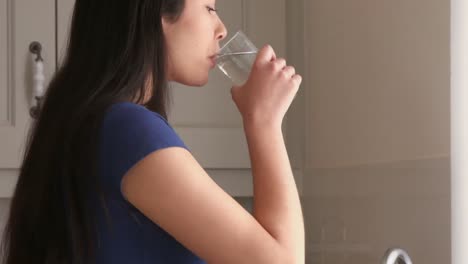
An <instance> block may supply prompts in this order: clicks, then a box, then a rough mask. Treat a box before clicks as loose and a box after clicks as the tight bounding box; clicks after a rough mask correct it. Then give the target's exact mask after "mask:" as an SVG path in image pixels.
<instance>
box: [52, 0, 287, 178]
mask: <svg viewBox="0 0 468 264" xmlns="http://www.w3.org/2000/svg"><path fill="white" fill-rule="evenodd" d="M73 3H74V0H60V1H58V3H57V8H58V28H57V30H58V50H59V54H60V55H61V54H62V53H63V51H64V47H65V40H66V38H67V37H68V35H67V34H68V32H67V31H68V27H69V24H70V18H71V12H72V9H73ZM216 7H217V9H219V12H218V13H219V16H220V17H221V19H222V20H223V22H224V23H225V25H226V27H227V29H228V31H229V33H228V37H227V38H226V39H225V40H224V41H223V42H222V43H221V44H223V43H224V42H225V41H227V40H228V39H229V38H230V37H231V36H232V35H233V34H234V33H235V32H236V31H237V30H239V29H241V30H243V31H244V32H245V33H246V34H247V35H248V36H249V37H250V38H251V40H252V41H253V42H254V43H255V44H256V45H257V46H258V48H260V47H261V46H262V45H264V44H266V43H269V44H271V45H272V46H273V47H274V48H275V50H276V52H277V54H278V55H279V56H284V55H285V52H286V50H285V49H286V44H285V43H286V39H285V27H286V22H285V11H284V10H285V0H255V1H253V0H248V1H247V0H236V1H232V0H218V1H217V3H216ZM267 7H268V8H267ZM171 86H172V94H173V106H172V107H171V111H170V112H169V121H170V123H171V124H172V125H173V126H174V128H175V129H176V131H177V132H178V133H179V134H180V136H181V138H182V139H183V140H184V141H185V143H186V144H187V146H188V147H189V148H190V149H191V151H192V152H193V154H194V156H195V157H196V158H197V160H198V161H199V162H200V163H201V165H202V166H203V167H204V168H207V169H248V168H250V159H249V155H248V149H247V144H246V140H245V136H244V132H243V128H242V120H241V117H240V114H239V112H238V111H237V109H236V106H235V104H234V103H233V101H232V99H231V94H230V88H231V84H230V81H229V80H228V79H227V78H226V77H225V76H224V75H223V74H222V73H221V72H220V71H219V70H217V69H215V70H213V71H212V72H211V74H210V80H209V82H208V84H207V85H205V86H204V87H187V86H184V85H181V84H178V83H172V85H171Z"/></svg>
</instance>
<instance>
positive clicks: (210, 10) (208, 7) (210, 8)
mask: <svg viewBox="0 0 468 264" xmlns="http://www.w3.org/2000/svg"><path fill="white" fill-rule="evenodd" d="M206 8H207V9H208V12H212V11H213V12H216V11H218V10H217V9H214V8H212V7H210V6H207V7H206Z"/></svg>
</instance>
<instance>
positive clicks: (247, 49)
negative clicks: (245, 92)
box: [216, 30, 258, 86]
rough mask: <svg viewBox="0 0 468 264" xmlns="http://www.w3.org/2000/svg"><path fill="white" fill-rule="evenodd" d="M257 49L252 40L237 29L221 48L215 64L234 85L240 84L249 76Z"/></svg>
mask: <svg viewBox="0 0 468 264" xmlns="http://www.w3.org/2000/svg"><path fill="white" fill-rule="evenodd" d="M257 51H258V49H257V48H256V47H255V45H254V44H253V43H252V41H250V40H249V39H248V38H247V36H246V35H245V34H244V33H243V32H242V31H240V30H239V31H237V32H236V34H234V36H233V37H232V38H231V39H230V40H228V41H227V42H226V44H225V45H224V46H223V47H222V48H221V50H220V54H219V56H218V57H217V58H216V65H217V66H218V68H219V69H220V70H221V71H222V72H223V73H224V74H225V75H226V76H227V77H229V79H231V81H232V83H233V84H234V85H236V86H239V85H242V84H244V83H245V82H246V81H247V79H248V78H249V74H250V70H251V69H252V65H253V63H254V61H255V58H256V56H257Z"/></svg>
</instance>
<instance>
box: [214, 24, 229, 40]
mask: <svg viewBox="0 0 468 264" xmlns="http://www.w3.org/2000/svg"><path fill="white" fill-rule="evenodd" d="M226 36H227V29H226V26H224V23H223V22H222V21H221V20H219V27H218V32H217V34H216V39H217V40H223V39H224V38H225V37H226Z"/></svg>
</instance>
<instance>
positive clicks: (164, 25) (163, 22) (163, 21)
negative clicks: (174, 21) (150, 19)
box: [161, 17, 171, 33]
mask: <svg viewBox="0 0 468 264" xmlns="http://www.w3.org/2000/svg"><path fill="white" fill-rule="evenodd" d="M161 25H162V29H163V33H167V32H168V30H169V27H170V25H171V23H170V21H169V20H168V19H167V18H165V17H161Z"/></svg>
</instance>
